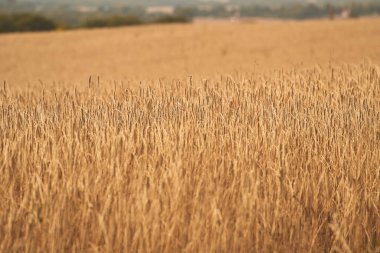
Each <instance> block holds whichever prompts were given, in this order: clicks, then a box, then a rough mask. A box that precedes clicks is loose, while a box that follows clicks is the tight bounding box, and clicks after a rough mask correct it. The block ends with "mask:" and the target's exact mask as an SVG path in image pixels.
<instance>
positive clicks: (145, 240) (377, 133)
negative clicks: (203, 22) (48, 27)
mask: <svg viewBox="0 0 380 253" xmlns="http://www.w3.org/2000/svg"><path fill="white" fill-rule="evenodd" d="M318 22H320V27H318V28H316V29H321V30H322V29H323V28H322V27H323V26H326V27H327V21H312V22H305V23H291V26H294V28H292V29H295V30H302V29H305V28H304V27H305V26H306V27H307V28H308V29H309V28H310V27H313V26H315V27H317V26H318ZM366 22H368V23H369V21H368V20H359V21H347V23H345V22H336V23H334V24H333V25H332V28H329V29H332V30H333V29H336V32H337V33H339V32H341V31H342V29H340V28H341V27H345V26H349V25H351V26H353V24H355V25H357V26H354V28H353V31H357V32H358V33H360V32H359V31H363V32H362V35H364V34H366V31H368V30H371V31H373V30H379V28H378V27H376V26H374V27H371V28H367V30H365V29H362V28H361V29H362V30H360V29H359V28H360V27H361V25H363V23H366ZM376 22H378V21H376ZM376 22H375V23H374V24H376ZM230 25H231V24H227V25H226V27H225V26H224V25H220V24H217V25H216V27H217V28H215V29H216V30H218V29H231V28H228V27H230ZM240 25H241V26H242V27H241V29H242V30H243V31H239V32H240V33H241V34H243V33H244V29H246V27H247V26H250V25H253V26H259V28H260V27H261V28H260V29H264V28H263V27H262V26H266V25H268V26H271V27H280V28H281V27H282V25H283V24H281V23H274V24H263V25H258V24H240ZM186 27H187V28H189V29H198V28H194V27H192V26H183V27H182V29H187V28H186ZM201 27H202V26H201ZM206 27H207V26H206ZM334 27H335V28H334ZM337 27H338V28H339V29H338V28H337ZM153 28H157V27H148V28H143V29H148V30H149V29H153ZM179 28H181V26H164V27H163V28H162V29H163V30H161V31H165V30H171V29H179ZM259 28H255V29H259ZM280 28H278V29H279V30H274V32H278V33H280V30H281V29H280ZM133 29H136V30H135V31H136V32H137V31H139V30H138V28H132V31H134V30H133ZM202 29H205V28H202ZM282 29H285V26H283V27H282ZM347 29H348V28H347ZM343 30H344V29H343ZM121 31H124V29H115V30H101V31H90V32H83V31H77V32H68V33H53V34H50V33H47V34H36V35H32V34H27V35H6V36H4V37H1V36H0V44H5V43H10V41H12V40H13V41H16V42H17V41H19V42H20V41H21V40H24V41H27V40H29V39H30V40H35V41H38V40H45V39H46V40H47V38H51V39H52V40H54V39H55V38H56V37H64V36H68V37H71V36H74V35H75V36H84V35H89V36H91V35H93V36H95V34H98V36H100V37H102V36H101V35H102V34H107V33H108V34H109V35H110V36H109V37H111V38H110V41H113V40H114V38H112V36H111V35H112V34H113V35H114V36H116V34H117V33H118V32H119V33H121ZM304 32H305V33H306V31H304ZM141 33H144V30H141ZM146 34H148V33H146ZM334 34H335V33H334ZM210 36H211V35H210ZM271 36H272V35H271ZM273 36H280V35H279V34H276V35H273ZM305 36H306V35H305ZM310 36H316V35H315V33H313V35H310ZM107 38H108V37H107ZM365 38H366V39H363V38H357V37H354V38H352V39H351V40H349V41H348V42H347V41H346V42H344V43H345V44H344V45H351V44H352V45H353V46H354V45H356V44H357V43H359V42H358V41H355V40H363V41H366V42H365V43H366V44H368V45H372V47H369V48H362V49H361V50H362V51H360V52H359V51H355V50H350V51H347V55H345V56H343V51H336V52H335V53H337V54H340V53H342V56H340V57H339V59H340V60H341V61H342V62H343V63H347V64H339V63H338V62H331V59H329V56H328V55H329V53H328V50H327V49H326V48H323V47H321V51H320V52H318V54H319V55H321V56H322V55H324V56H323V57H325V58H323V60H321V61H320V62H318V61H317V62H316V63H315V64H314V63H313V62H312V61H307V60H306V63H304V65H293V64H290V63H286V56H284V58H281V57H280V56H279V58H278V64H279V65H276V64H274V63H273V64H274V65H273V67H272V68H271V67H270V64H271V63H272V60H273V59H268V62H266V63H265V61H264V63H265V64H267V65H265V64H264V63H263V66H262V69H260V70H257V71H251V72H249V70H248V69H244V68H242V69H240V68H239V69H237V70H236V71H234V70H233V69H232V68H231V69H229V68H230V67H232V66H233V65H234V64H233V59H232V58H231V59H230V60H231V62H229V63H228V64H227V65H226V66H224V67H223V66H222V67H221V69H220V70H221V71H222V72H220V73H219V74H218V75H217V74H215V73H217V72H218V68H217V67H216V66H214V65H212V64H211V63H212V61H215V62H217V61H222V62H223V60H222V59H223V56H217V55H212V50H211V49H210V51H209V52H206V51H205V54H206V55H208V57H206V58H205V62H204V63H203V64H210V65H207V66H206V65H200V66H198V65H197V63H196V62H194V61H192V60H191V61H190V63H189V65H188V67H189V68H188V69H187V70H186V68H185V67H184V66H182V65H180V64H181V62H182V63H183V62H184V59H181V60H180V63H179V65H175V64H174V63H173V65H172V66H173V70H170V71H169V70H168V71H167V72H165V71H164V70H163V69H161V67H162V66H160V65H159V64H153V63H151V65H149V64H148V65H147V66H146V69H145V70H146V76H145V77H144V76H142V77H141V79H138V78H139V75H140V73H143V72H144V68H143V66H142V65H139V64H137V65H135V66H134V67H132V69H128V68H126V70H125V71H126V73H127V72H128V71H133V69H138V70H136V75H135V76H131V79H117V78H115V80H113V81H109V80H108V79H107V78H106V77H107V76H108V75H109V76H110V77H111V76H112V74H114V75H115V77H117V76H118V71H122V68H121V66H118V67H115V68H114V69H112V68H111V67H108V68H107V67H105V65H102V64H108V63H105V62H101V63H97V62H92V63H91V62H90V61H91V59H88V62H87V61H81V60H79V62H76V64H78V66H79V64H80V63H82V64H83V68H79V69H78V70H76V71H73V73H69V74H67V73H65V71H64V70H63V71H62V72H61V73H60V72H59V68H58V67H57V66H59V64H63V62H60V61H59V60H58V59H56V58H54V60H52V59H50V60H49V59H48V58H46V59H44V60H46V61H47V62H46V63H41V64H48V65H49V67H48V68H47V70H48V72H47V73H45V74H44V75H41V78H42V79H41V80H39V81H35V80H36V79H37V80H38V78H39V77H37V76H38V75H39V73H42V72H39V71H42V69H43V68H41V69H40V70H39V69H37V67H38V64H35V65H36V66H34V67H32V64H31V62H28V61H23V60H22V59H18V58H17V56H16V55H18V54H19V55H22V53H23V51H21V52H19V51H18V50H16V49H17V47H19V48H22V47H21V46H20V45H18V44H17V43H14V45H15V46H14V49H12V50H9V51H6V50H2V51H1V53H2V54H3V55H6V54H8V55H9V59H10V61H11V62H12V61H15V62H16V61H19V62H20V66H24V68H25V72H27V73H24V74H22V71H21V69H17V68H10V69H8V70H7V71H6V68H7V66H6V65H7V64H9V63H6V62H4V61H3V62H1V63H0V69H2V71H3V72H2V73H4V75H5V76H7V77H8V79H7V80H5V81H4V83H3V85H2V87H1V89H0V172H1V173H0V182H1V184H0V252H347V253H348V252H371V253H372V252H375V253H378V252H380V190H379V189H380V68H379V67H378V64H377V63H378V60H379V59H380V57H377V56H379V55H378V54H377V53H378V51H379V48H378V47H375V46H374V44H375V42H376V40H377V39H379V36H378V35H373V36H372V35H371V36H370V34H367V37H365ZM203 39H204V38H203ZM104 40H106V39H104ZM300 40H305V41H307V40H306V39H305V38H304V37H302V38H301V39H300ZM83 41H84V40H83ZM330 42H331V41H330ZM79 43H80V42H79ZM89 43H92V42H91V41H90V42H89ZM94 43H95V42H94ZM146 43H148V42H146ZM192 43H193V42H192ZM223 43H224V42H223ZM316 43H321V42H318V41H317V42H316ZM325 43H327V42H325ZM350 43H351V44H350ZM355 43H356V44H355ZM363 43H364V42H363ZM206 44H207V45H208V47H209V48H211V47H212V43H211V42H209V43H206ZM238 44H239V43H237V44H236V46H235V47H236V48H238ZM311 44H312V43H310V42H303V47H304V48H306V47H310V46H311ZM331 45H332V47H336V49H337V50H339V47H338V46H336V45H335V44H333V43H332V42H331ZM334 45H335V46H334ZM358 45H360V43H359V44H358ZM25 47H31V46H30V45H26V46H25ZM36 47H37V50H35V51H34V52H33V50H31V49H30V50H27V49H24V50H26V51H27V52H26V51H24V53H26V54H28V53H29V54H30V55H31V54H38V50H39V49H38V48H39V47H38V46H36ZM51 47H57V45H56V44H54V43H53V44H52V45H51ZM136 47H137V48H139V49H140V50H143V49H144V47H145V46H144V45H141V44H137V45H136ZM280 47H281V46H280ZM67 48H70V46H68V47H62V51H61V53H62V52H63V51H65V50H67ZM146 48H147V50H148V51H149V47H147V46H146ZM232 48H234V46H232ZM301 48H302V46H301ZM90 49H91V48H90ZM90 49H84V51H86V50H90ZM341 49H342V50H343V49H345V48H344V47H343V48H341ZM47 50H48V51H49V47H48V48H47ZM91 50H95V49H94V48H92V49H91ZM107 50H111V49H106V52H108V51H107ZM197 50H200V49H194V51H195V52H197ZM242 50H243V51H244V48H243V49H242ZM292 50H295V48H293V49H290V51H292ZM357 50H358V49H357ZM16 51H17V53H16ZM53 51H54V52H56V51H55V50H53ZM53 51H52V52H53ZM136 51H138V49H136ZM190 51H191V50H190ZM243 51H240V53H235V55H236V56H239V57H241V59H243V58H244V57H245V58H244V59H245V61H243V63H246V64H249V62H250V55H245V54H244V53H243ZM259 51H260V50H259ZM301 51H302V49H301ZM94 52H95V51H94ZM96 52H97V51H96ZM170 52H171V51H167V55H168V59H169V61H171V60H173V59H174V58H175V57H174V58H173V59H172V58H171V54H170ZM183 52H189V51H188V50H184V51H183ZM210 52H211V53H210ZM274 52H276V51H274ZM366 53H368V55H366ZM102 54H103V53H102V51H99V55H100V56H99V57H101V56H102ZM136 54H137V53H136ZM159 54H163V53H162V52H159V51H157V52H156V54H154V53H153V56H157V55H159ZM174 54H175V53H174ZM369 54H372V55H369ZM30 55H29V57H30V58H27V59H29V61H31V60H33V59H34V60H37V56H30ZM47 55H49V54H46V56H47ZM278 55H280V54H278ZM71 56H73V55H71ZM164 56H165V55H162V56H161V57H163V58H162V61H164V60H165V58H164ZM366 56H368V58H370V56H372V57H371V59H372V61H371V62H370V61H368V60H366V59H365V58H366ZM49 57H52V56H49ZM62 57H63V54H62ZM65 57H67V58H68V57H70V54H69V53H67V55H66V56H65ZM136 57H137V55H136ZM141 57H142V58H141V59H142V62H143V61H145V60H147V59H148V56H147V55H145V56H141ZM192 57H202V56H200V55H196V56H192ZM226 57H228V56H226ZM259 57H261V56H259ZM295 57H296V59H295V62H297V61H298V60H297V59H301V58H302V54H301V53H300V54H298V55H297V56H295ZM307 57H308V56H307V55H305V59H307ZM344 57H348V58H344ZM67 58H66V59H62V60H63V61H66V62H67V63H68V61H67ZM119 58H122V56H120V55H119V56H116V55H112V56H109V58H106V59H119ZM81 59H82V58H81ZM86 59H87V58H86ZM97 59H98V60H99V59H100V58H97ZM141 59H140V60H141ZM160 59H161V58H160ZM235 60H236V61H235V63H236V66H238V62H239V61H238V59H235ZM136 61H139V59H138V58H136ZM199 61H200V59H199ZM142 62H140V64H142ZM273 62H274V60H273ZM298 62H299V63H300V62H301V61H298ZM49 63H50V64H49ZM87 63H88V65H86V64H87ZM280 63H281V64H283V65H284V67H281V68H275V66H280V65H281V64H280ZM348 63H350V64H348ZM68 64H69V63H68ZM97 64H100V65H97ZM300 64H301V63H300ZM29 66H30V68H29ZM89 66H90V67H93V69H94V70H96V69H97V66H98V67H99V66H103V68H104V72H103V75H104V76H105V77H104V76H101V77H99V76H98V75H95V76H91V77H90V78H88V77H89V75H87V74H88V73H87V72H86V70H87V68H88V67H89ZM155 66H157V69H158V70H162V71H163V72H162V76H163V77H162V78H160V76H156V74H155V72H154V71H153V69H154V67H155ZM192 66H193V67H194V68H192ZM202 66H203V67H204V69H203V71H204V72H203V71H202V70H201V68H202ZM71 67H73V66H70V68H71ZM49 68H50V69H49ZM73 68H74V67H73ZM197 68H199V71H197V70H198V69H197ZM28 70H29V71H30V72H28ZM188 70H190V71H191V72H192V71H194V72H193V73H194V74H193V75H188V74H189V73H187V71H188ZM81 71H83V73H82V74H81ZM113 71H114V72H113ZM181 71H183V72H181ZM215 71H216V72H215ZM106 72H107V73H106ZM104 73H106V74H104ZM120 73H121V72H120ZM176 73H177V74H180V75H182V77H179V78H174V76H175V74H176ZM53 74H56V75H57V81H56V82H54V81H51V82H49V81H45V80H50V79H49V78H50V77H53V76H54V75H53ZM29 75H30V76H32V75H36V76H35V77H36V78H35V79H34V80H32V79H31V77H30V76H29ZM50 75H51V76H50ZM82 75H83V76H85V75H87V78H86V81H83V80H84V78H83V77H82ZM100 75H102V74H101V73H100ZM131 75H132V74H131ZM208 75H211V77H208ZM29 78H30V79H29ZM44 78H46V79H44ZM65 78H70V80H72V81H68V82H64V80H66V79H65Z"/></svg>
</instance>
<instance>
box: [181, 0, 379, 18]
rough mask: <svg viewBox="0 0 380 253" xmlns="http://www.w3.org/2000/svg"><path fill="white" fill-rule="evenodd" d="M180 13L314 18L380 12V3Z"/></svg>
mask: <svg viewBox="0 0 380 253" xmlns="http://www.w3.org/2000/svg"><path fill="white" fill-rule="evenodd" d="M177 11H178V12H179V13H181V14H182V15H184V16H186V17H188V18H194V17H233V16H240V17H262V18H279V19H312V18H323V17H329V16H332V15H333V16H339V15H340V14H341V13H342V12H343V11H346V13H348V15H349V17H359V16H365V15H374V14H377V15H379V14H380V3H379V2H372V3H360V4H359V3H356V4H355V3H353V4H347V5H332V4H321V5H319V4H312V3H310V4H284V5H282V6H276V7H274V6H264V5H241V6H236V7H235V8H234V7H233V6H232V7H230V8H226V6H223V5H214V6H213V7H212V8H207V9H199V8H197V7H185V8H180V9H177Z"/></svg>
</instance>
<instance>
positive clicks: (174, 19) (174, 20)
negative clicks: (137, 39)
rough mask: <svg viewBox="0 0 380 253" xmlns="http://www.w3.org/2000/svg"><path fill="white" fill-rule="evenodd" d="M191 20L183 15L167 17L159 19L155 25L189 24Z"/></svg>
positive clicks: (155, 21)
mask: <svg viewBox="0 0 380 253" xmlns="http://www.w3.org/2000/svg"><path fill="white" fill-rule="evenodd" d="M189 21H190V20H189V19H188V18H187V17H185V16H181V15H165V16H162V17H158V18H157V19H155V20H154V21H153V23H188V22H189Z"/></svg>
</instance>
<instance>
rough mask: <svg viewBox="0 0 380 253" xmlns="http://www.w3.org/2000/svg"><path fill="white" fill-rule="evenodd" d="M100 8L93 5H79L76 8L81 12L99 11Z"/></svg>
mask: <svg viewBox="0 0 380 253" xmlns="http://www.w3.org/2000/svg"><path fill="white" fill-rule="evenodd" d="M98 10H99V8H98V7H93V6H78V7H77V8H76V11H78V12H81V13H91V12H97V11H98Z"/></svg>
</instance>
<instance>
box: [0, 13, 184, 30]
mask: <svg viewBox="0 0 380 253" xmlns="http://www.w3.org/2000/svg"><path fill="white" fill-rule="evenodd" d="M186 22H189V20H188V19H187V18H186V17H184V16H178V15H165V16H160V17H157V18H155V19H154V20H149V21H147V20H142V19H141V18H139V17H137V16H132V15H128V16H123V15H111V16H102V17H91V18H88V19H86V20H85V21H84V22H83V23H81V24H80V25H79V26H75V27H74V26H70V25H68V24H65V23H62V22H61V21H57V20H54V19H52V18H48V17H45V16H43V15H40V14H32V13H11V14H5V13H2V14H1V13H0V33H8V32H26V31H52V30H58V29H73V28H101V27H119V26H131V25H142V24H154V23H186Z"/></svg>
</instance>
